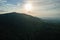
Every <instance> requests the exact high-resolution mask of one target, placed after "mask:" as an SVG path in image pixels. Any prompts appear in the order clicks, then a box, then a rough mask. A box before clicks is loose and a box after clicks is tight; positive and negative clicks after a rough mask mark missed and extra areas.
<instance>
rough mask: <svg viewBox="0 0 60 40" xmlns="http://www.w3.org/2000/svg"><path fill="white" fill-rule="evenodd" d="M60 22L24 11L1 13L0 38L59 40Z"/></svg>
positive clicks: (12, 39)
mask: <svg viewBox="0 0 60 40" xmlns="http://www.w3.org/2000/svg"><path fill="white" fill-rule="evenodd" d="M59 36H60V24H59V23H47V22H45V21H43V20H42V18H37V17H33V16H31V15H26V14H23V13H16V12H12V13H6V14H0V40H45V39H46V40H55V39H56V40H57V39H60V37H59Z"/></svg>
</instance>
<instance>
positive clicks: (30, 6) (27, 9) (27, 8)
mask: <svg viewBox="0 0 60 40" xmlns="http://www.w3.org/2000/svg"><path fill="white" fill-rule="evenodd" d="M24 7H25V11H27V12H29V11H31V10H32V4H30V3H27V4H25V6H24Z"/></svg>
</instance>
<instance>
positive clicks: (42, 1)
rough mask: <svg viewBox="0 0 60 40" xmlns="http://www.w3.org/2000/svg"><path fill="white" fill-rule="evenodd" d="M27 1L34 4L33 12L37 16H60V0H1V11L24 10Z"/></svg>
mask: <svg viewBox="0 0 60 40" xmlns="http://www.w3.org/2000/svg"><path fill="white" fill-rule="evenodd" d="M27 2H30V3H31V4H32V5H33V8H32V13H34V14H35V15H37V16H50V17H53V16H54V17H60V0H0V13H2V12H13V11H15V12H23V10H24V9H23V7H24V4H25V3H27Z"/></svg>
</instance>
